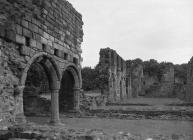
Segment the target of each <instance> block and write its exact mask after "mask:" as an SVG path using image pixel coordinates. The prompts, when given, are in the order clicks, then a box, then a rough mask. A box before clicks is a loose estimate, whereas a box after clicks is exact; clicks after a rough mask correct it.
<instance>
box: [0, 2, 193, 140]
mask: <svg viewBox="0 0 193 140" xmlns="http://www.w3.org/2000/svg"><path fill="white" fill-rule="evenodd" d="M86 6H87V5H86ZM93 16H94V15H93ZM83 24H84V23H83V19H82V15H81V14H80V13H79V12H78V11H76V9H75V8H74V7H73V6H72V4H71V3H69V2H68V1H67V0H0V140H163V139H164V140H186V139H183V138H184V137H187V136H189V135H190V139H187V140H192V139H193V135H191V134H192V129H193V128H192V125H193V122H192V121H193V58H192V59H191V60H190V62H189V63H188V64H184V65H183V66H182V65H174V64H172V63H168V62H167V63H166V62H163V63H159V62H157V61H156V60H154V59H152V60H149V61H143V60H141V59H139V58H138V59H135V60H124V59H123V58H122V57H121V56H120V55H119V54H118V53H117V52H116V50H113V49H110V48H102V49H101V50H100V53H99V55H100V58H99V63H98V65H96V67H95V68H94V69H92V68H91V67H87V68H86V70H85V72H84V74H83V70H84V68H82V65H81V64H82V61H83V58H82V49H81V44H82V42H83V36H84V33H83ZM89 47H90V46H89ZM128 58H129V56H128ZM184 69H185V72H184ZM184 74H186V75H184ZM85 83H86V84H88V85H89V86H90V87H89V86H88V87H86V88H84V86H85ZM87 89H88V91H89V90H90V91H91V92H90V93H89V92H88V93H87ZM164 121H165V123H163V122H164ZM182 121H183V123H181V122H182ZM177 129H179V130H178V131H177ZM104 130H105V131H106V132H108V133H106V132H105V131H104ZM144 130H145V131H144ZM186 130H187V131H188V132H187V133H186V132H185V133H184V131H186ZM123 131H125V132H123ZM126 131H128V132H126ZM129 131H131V133H130V132H129ZM170 131H171V133H172V135H171V136H166V137H162V132H163V133H164V135H165V134H167V135H169V134H168V132H170ZM152 132H154V133H155V137H153V136H154V135H153V134H152ZM158 132H159V134H158ZM180 132H182V134H181V133H180ZM137 133H140V134H137ZM174 133H175V134H174ZM147 134H148V137H147ZM149 135H151V137H152V138H150V137H149ZM154 138H155V139H154ZM159 138H160V139H159Z"/></svg>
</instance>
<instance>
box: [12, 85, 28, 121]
mask: <svg viewBox="0 0 193 140" xmlns="http://www.w3.org/2000/svg"><path fill="white" fill-rule="evenodd" d="M24 88H25V86H24V85H20V86H16V87H15V88H14V98H15V112H14V114H15V123H16V124H21V123H26V118H25V115H24V109H23V90H24Z"/></svg>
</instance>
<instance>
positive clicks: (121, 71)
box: [99, 48, 193, 102]
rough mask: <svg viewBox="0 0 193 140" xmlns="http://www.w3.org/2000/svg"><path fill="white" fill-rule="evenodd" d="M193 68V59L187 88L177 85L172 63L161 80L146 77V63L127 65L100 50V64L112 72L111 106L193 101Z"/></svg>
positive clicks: (114, 54)
mask: <svg viewBox="0 0 193 140" xmlns="http://www.w3.org/2000/svg"><path fill="white" fill-rule="evenodd" d="M192 64H193V59H191V61H190V62H189V68H188V81H187V83H188V84H187V86H186V87H185V86H184V85H182V87H179V86H178V84H176V83H175V80H176V79H177V78H178V77H175V70H174V66H173V65H172V64H170V63H168V64H167V65H165V66H164V68H163V73H162V74H161V77H160V79H158V77H154V76H151V75H148V74H146V73H144V68H143V63H142V62H135V61H131V60H127V61H125V60H124V59H123V58H122V57H121V56H120V55H118V54H117V52H116V51H115V50H112V49H110V48H105V49H101V50H100V60H99V65H101V67H106V68H107V71H108V72H107V73H108V84H107V86H106V88H105V95H107V98H108V102H120V101H124V100H127V99H129V98H136V97H138V96H147V97H177V98H180V99H183V100H187V101H192V100H193V99H192V93H191V92H192V91H193V88H192V87H193V86H192V83H193V80H191V78H192V75H193V74H192V68H193V66H192ZM184 92H185V93H184ZM182 96H184V97H182Z"/></svg>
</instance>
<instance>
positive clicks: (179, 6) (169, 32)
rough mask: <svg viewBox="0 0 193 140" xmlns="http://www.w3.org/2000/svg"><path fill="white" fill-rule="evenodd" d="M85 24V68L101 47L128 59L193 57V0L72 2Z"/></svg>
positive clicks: (175, 60)
mask: <svg viewBox="0 0 193 140" xmlns="http://www.w3.org/2000/svg"><path fill="white" fill-rule="evenodd" d="M69 2H71V3H72V4H73V6H74V7H75V8H76V9H77V10H78V11H79V12H80V13H81V14H82V16H83V22H84V27H83V28H84V42H83V43H82V50H83V54H82V57H83V64H82V65H83V66H92V67H93V66H95V65H96V64H97V63H98V61H99V50H100V48H106V47H110V48H112V49H115V50H116V51H117V52H118V53H119V55H120V56H122V57H123V58H124V59H125V60H127V59H135V58H141V59H143V60H148V59H151V58H153V59H156V60H158V61H159V62H161V61H169V62H173V63H176V64H181V63H187V62H188V61H189V60H190V58H191V57H192V56H193V0H69Z"/></svg>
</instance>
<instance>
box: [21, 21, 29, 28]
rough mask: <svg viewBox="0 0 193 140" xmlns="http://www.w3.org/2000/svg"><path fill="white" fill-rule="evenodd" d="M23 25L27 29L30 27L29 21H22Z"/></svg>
mask: <svg viewBox="0 0 193 140" xmlns="http://www.w3.org/2000/svg"><path fill="white" fill-rule="evenodd" d="M21 24H22V26H23V27H25V28H28V27H29V22H28V21H27V20H22V21H21Z"/></svg>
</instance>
